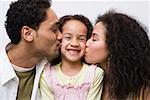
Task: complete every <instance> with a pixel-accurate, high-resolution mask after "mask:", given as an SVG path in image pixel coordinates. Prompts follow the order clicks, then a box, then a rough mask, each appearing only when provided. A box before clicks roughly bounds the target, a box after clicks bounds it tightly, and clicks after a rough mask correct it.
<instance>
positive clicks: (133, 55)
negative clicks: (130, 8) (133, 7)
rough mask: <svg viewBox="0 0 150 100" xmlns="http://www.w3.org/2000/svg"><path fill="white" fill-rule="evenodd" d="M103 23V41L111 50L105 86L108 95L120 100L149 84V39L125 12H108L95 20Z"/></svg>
mask: <svg viewBox="0 0 150 100" xmlns="http://www.w3.org/2000/svg"><path fill="white" fill-rule="evenodd" d="M100 21H101V22H102V23H103V24H104V25H105V26H106V30H107V31H106V43H107V45H108V49H109V51H110V61H109V66H108V67H109V68H108V69H109V70H108V76H106V78H107V81H108V89H109V94H110V97H111V98H115V100H116V99H118V100H120V99H121V100H122V98H127V96H128V95H129V93H132V94H135V95H136V93H137V91H140V89H141V87H142V86H143V85H144V84H146V85H148V86H150V84H149V82H150V41H149V38H148V35H147V32H146V30H145V29H144V28H143V27H142V25H141V24H139V23H138V22H137V21H136V20H135V19H133V18H131V17H129V16H128V15H126V14H122V13H117V12H115V11H109V12H107V13H105V14H104V15H102V16H98V18H97V21H96V23H98V22H100Z"/></svg>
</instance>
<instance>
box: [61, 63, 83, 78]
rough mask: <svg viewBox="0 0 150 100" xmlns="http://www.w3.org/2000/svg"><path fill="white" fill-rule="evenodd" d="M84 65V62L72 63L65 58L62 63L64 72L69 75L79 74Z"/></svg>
mask: <svg viewBox="0 0 150 100" xmlns="http://www.w3.org/2000/svg"><path fill="white" fill-rule="evenodd" d="M82 66H83V64H82V63H81V62H76V63H72V62H67V61H64V60H62V63H61V65H60V67H61V70H62V72H63V73H64V74H66V75H68V76H75V75H76V74H78V73H79V72H80V71H81V69H82Z"/></svg>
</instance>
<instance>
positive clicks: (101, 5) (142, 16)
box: [0, 0, 150, 49]
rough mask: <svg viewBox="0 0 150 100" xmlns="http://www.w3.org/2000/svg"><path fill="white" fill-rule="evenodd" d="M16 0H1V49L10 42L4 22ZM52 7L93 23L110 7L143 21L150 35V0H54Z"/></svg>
mask: <svg viewBox="0 0 150 100" xmlns="http://www.w3.org/2000/svg"><path fill="white" fill-rule="evenodd" d="M11 1H14V0H0V49H1V48H3V47H5V45H6V44H7V43H8V42H9V38H8V36H7V33H6V30H5V27H4V22H5V19H6V18H5V15H6V12H7V9H8V8H9V4H10V2H11ZM52 8H53V9H54V11H55V12H56V14H57V15H58V17H61V16H63V15H66V14H83V15H85V16H87V17H88V18H89V19H90V20H91V21H92V23H94V22H95V19H96V18H97V16H98V15H99V14H104V13H105V12H106V11H108V10H109V9H116V11H119V12H123V13H126V14H129V15H130V16H132V17H134V18H136V19H137V20H139V21H140V22H141V23H143V24H144V25H145V26H146V27H147V28H148V29H149V33H148V35H149V37H150V19H149V18H150V15H149V14H150V1H149V0H117V1H116V0H115V1H112V0H104V1H102V0H53V1H52Z"/></svg>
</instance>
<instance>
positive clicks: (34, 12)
mask: <svg viewBox="0 0 150 100" xmlns="http://www.w3.org/2000/svg"><path fill="white" fill-rule="evenodd" d="M50 6H51V2H50V1H48V0H18V1H15V2H12V3H11V4H10V8H9V9H8V11H7V14H6V21H5V28H6V31H7V34H8V36H9V38H10V40H11V43H14V44H18V43H19V41H20V40H21V29H22V27H23V26H28V27H30V28H33V29H35V30H36V29H38V28H39V25H40V23H41V22H43V21H44V20H45V19H46V17H47V15H46V10H47V9H48V8H49V7H50Z"/></svg>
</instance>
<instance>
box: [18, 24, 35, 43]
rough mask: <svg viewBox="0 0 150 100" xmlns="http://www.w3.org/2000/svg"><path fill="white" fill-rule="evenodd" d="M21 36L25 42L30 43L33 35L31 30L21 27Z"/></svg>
mask: <svg viewBox="0 0 150 100" xmlns="http://www.w3.org/2000/svg"><path fill="white" fill-rule="evenodd" d="M21 36H22V38H23V39H24V40H25V41H27V42H32V41H33V38H34V35H33V32H32V29H31V28H30V27H28V26H23V27H22V29H21Z"/></svg>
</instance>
